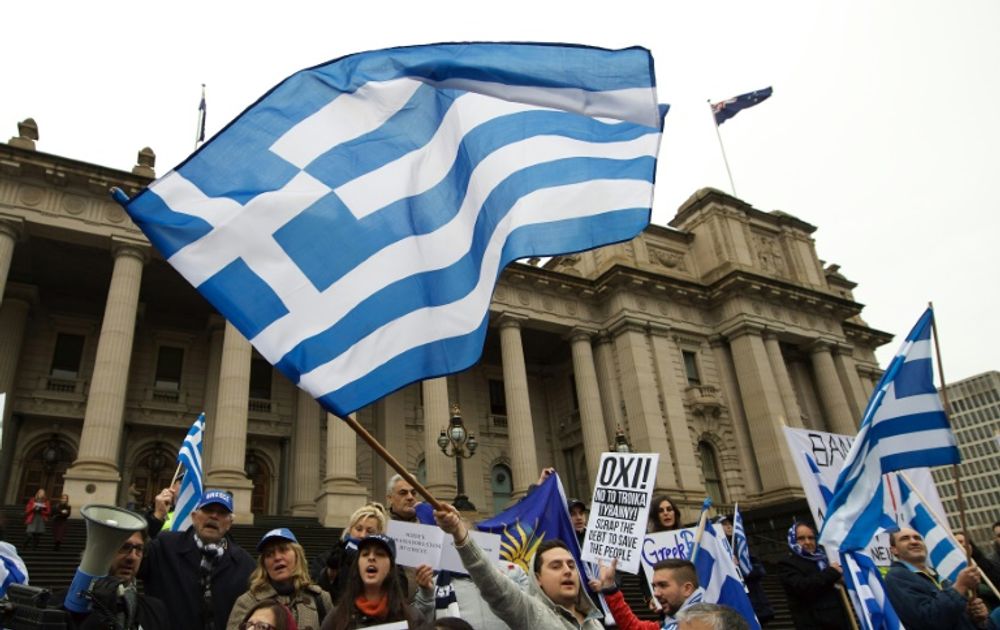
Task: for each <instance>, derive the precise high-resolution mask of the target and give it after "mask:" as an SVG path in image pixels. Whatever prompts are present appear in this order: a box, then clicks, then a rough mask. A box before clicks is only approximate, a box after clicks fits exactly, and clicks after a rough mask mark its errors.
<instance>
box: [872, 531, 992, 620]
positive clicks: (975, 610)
mask: <svg viewBox="0 0 1000 630" xmlns="http://www.w3.org/2000/svg"><path fill="white" fill-rule="evenodd" d="M889 545H890V548H891V549H892V554H893V555H894V556H895V557H896V559H895V560H894V561H893V563H892V566H890V567H889V572H888V573H887V574H886V576H885V590H886V594H887V595H888V596H889V601H890V602H892V607H893V608H894V609H895V610H896V614H897V615H899V621H900V622H902V624H903V625H904V626H906V627H907V628H909V629H910V630H938V629H940V628H951V629H952V630H973V629H974V628H991V629H995V628H996V626H995V625H994V624H993V623H992V622H991V621H990V620H989V611H988V610H987V609H986V605H985V604H984V603H983V600H981V599H979V598H978V597H973V598H970V599H967V594H968V593H969V591H974V590H975V588H976V587H977V586H978V585H979V581H980V577H979V569H978V568H976V567H975V566H969V567H966V568H964V569H962V570H961V571H960V572H959V573H958V577H957V578H956V579H955V583H954V584H952V583H951V582H949V581H948V580H946V579H943V578H941V577H940V576H939V575H938V574H937V572H936V571H934V569H933V568H932V567H931V566H930V565H929V564H928V563H927V545H926V544H924V539H923V537H922V536H921V535H920V533H919V532H917V531H916V530H914V529H910V528H909V527H904V528H902V529H900V530H899V531H898V532H893V533H891V534H889Z"/></svg>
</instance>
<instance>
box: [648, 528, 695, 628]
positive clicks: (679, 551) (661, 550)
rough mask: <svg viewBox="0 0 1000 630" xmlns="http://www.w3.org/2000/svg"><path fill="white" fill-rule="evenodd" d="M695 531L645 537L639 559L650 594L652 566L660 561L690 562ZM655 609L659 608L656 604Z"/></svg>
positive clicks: (651, 588) (676, 530)
mask: <svg viewBox="0 0 1000 630" xmlns="http://www.w3.org/2000/svg"><path fill="white" fill-rule="evenodd" d="M697 531H698V530H697V528H695V527H689V528H686V529H672V530H670V531H668V532H651V533H649V534H646V535H645V537H644V538H643V540H642V549H641V550H640V553H639V558H640V561H641V566H642V573H643V576H644V577H643V579H644V580H646V584H647V585H648V586H649V592H650V593H652V592H653V565H654V564H656V563H657V562H659V561H661V560H670V559H676V560H690V559H691V550H692V549H694V539H695V536H696V535H697ZM654 601H655V600H654ZM657 608H659V603H658V602H657Z"/></svg>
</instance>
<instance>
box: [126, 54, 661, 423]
mask: <svg viewBox="0 0 1000 630" xmlns="http://www.w3.org/2000/svg"><path fill="white" fill-rule="evenodd" d="M661 128H662V112H661V109H660V107H659V106H658V104H657V101H656V87H655V80H654V76H653V60H652V57H651V56H650V54H649V51H647V50H645V49H641V48H629V49H625V50H604V49H599V48H590V47H585V46H571V45H547V44H437V45H431V46H413V47H407V48H393V49H388V50H376V51H372V52H366V53H360V54H356V55H349V56H347V57H343V58H341V59H338V60H335V61H332V62H329V63H325V64H322V65H319V66H316V67H314V68H309V69H307V70H303V71H301V72H298V73H296V74H294V75H292V76H291V77H289V78H287V79H286V80H284V81H283V82H282V83H280V84H279V85H277V86H275V87H274V88H273V89H272V90H271V91H270V92H268V93H267V94H265V95H264V96H263V97H261V99H260V100H259V101H258V102H257V103H255V104H254V105H252V106H251V107H250V108H249V109H247V110H246V111H245V112H243V113H242V114H241V115H240V116H239V117H238V118H237V119H236V120H234V121H233V122H231V123H229V125H228V126H227V127H226V128H225V129H223V131H221V132H220V133H218V134H216V135H215V136H214V137H213V138H212V139H211V140H209V141H208V142H207V143H205V144H204V145H202V147H201V148H200V149H199V150H198V151H197V152H196V153H194V154H193V155H192V156H191V157H189V158H188V159H187V160H186V161H185V162H184V163H183V164H181V165H180V166H178V167H177V168H176V169H174V170H172V171H170V172H169V173H167V174H166V175H165V176H163V177H161V178H160V179H158V180H157V181H155V182H153V183H152V184H150V186H149V187H148V188H147V189H145V190H143V191H142V192H140V193H139V194H138V195H137V196H136V197H134V198H133V199H130V200H129V199H125V198H124V194H116V198H117V199H118V200H119V202H121V203H122V204H123V205H124V207H125V209H126V210H127V212H128V214H129V216H130V217H131V218H132V220H133V221H135V223H136V225H138V226H139V227H140V228H141V229H142V231H143V232H144V233H145V234H146V236H147V237H149V240H150V242H152V243H153V245H154V246H155V247H156V248H157V249H158V250H159V251H160V252H161V253H162V254H163V256H164V257H165V258H166V259H167V261H168V262H169V263H170V264H171V265H173V266H174V268H176V269H177V270H178V271H179V272H180V274H181V275H182V276H184V277H185V278H186V279H187V280H188V281H189V282H190V283H191V284H192V285H194V286H195V287H196V288H197V289H198V290H199V291H200V292H201V293H202V295H204V296H205V298H206V299H207V300H208V301H209V302H211V303H212V305H213V306H214V307H215V308H217V309H218V310H219V311H220V312H221V313H222V314H223V315H224V316H225V317H226V318H227V319H228V320H229V321H231V322H232V323H233V325H234V326H236V328H237V329H239V331H240V332H241V333H242V334H243V335H244V336H245V337H246V338H247V339H249V340H250V342H251V343H252V344H253V345H254V347H256V348H257V350H258V351H260V353H261V354H262V355H263V356H264V357H266V358H267V360H268V361H270V362H271V363H273V364H274V365H275V366H277V368H278V369H279V370H280V371H281V372H282V373H283V374H284V375H285V376H287V377H288V378H289V379H290V380H291V381H292V382H294V383H297V384H298V385H299V386H300V387H301V388H303V389H305V390H306V391H308V392H309V393H310V394H312V395H313V397H314V398H316V399H317V400H318V401H319V402H320V403H321V404H322V405H323V406H324V407H325V408H326V409H327V410H328V411H332V412H333V413H336V414H339V415H341V416H344V415H347V414H348V413H350V412H352V411H354V410H356V409H358V408H360V407H363V406H365V405H367V404H368V403H370V402H373V401H375V400H377V399H379V398H381V397H383V396H385V395H386V394H388V393H390V392H392V391H394V390H396V389H398V388H400V387H403V386H404V385H406V384H408V383H411V382H414V381H417V380H420V379H426V378H432V377H436V376H441V375H443V374H450V373H452V372H456V371H459V370H462V369H465V368H467V367H468V366H470V365H472V364H473V363H475V362H476V361H477V360H478V358H479V355H480V353H481V351H482V346H483V340H484V338H485V335H486V327H487V323H488V318H487V311H488V308H489V304H490V299H491V297H492V294H493V287H494V285H495V283H496V280H497V278H498V276H499V274H500V272H501V270H502V269H503V268H504V266H506V265H507V264H508V263H510V262H512V261H514V260H516V259H518V258H524V257H528V256H544V255H554V254H561V253H565V252H574V251H581V250H585V249H591V248H594V247H597V246H600V245H605V244H608V243H613V242H618V241H623V240H627V239H630V238H632V237H634V236H635V235H636V234H638V233H639V232H640V231H641V230H642V229H643V228H644V227H645V226H646V225H647V223H648V222H649V214H650V208H651V205H652V196H653V179H654V173H655V170H656V155H657V151H658V149H659V142H660V131H661Z"/></svg>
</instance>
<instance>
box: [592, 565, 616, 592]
mask: <svg viewBox="0 0 1000 630" xmlns="http://www.w3.org/2000/svg"><path fill="white" fill-rule="evenodd" d="M597 569H598V570H597V579H596V580H595V579H592V580H590V581H589V582H588V584H589V585H590V590H592V591H594V592H597V591H603V590H605V589H609V588H614V587H615V586H616V585H615V571H616V570H617V569H618V559H617V558H615V559H614V560H612V561H611V564H610V565H605V564H604V561H603V560H598V561H597Z"/></svg>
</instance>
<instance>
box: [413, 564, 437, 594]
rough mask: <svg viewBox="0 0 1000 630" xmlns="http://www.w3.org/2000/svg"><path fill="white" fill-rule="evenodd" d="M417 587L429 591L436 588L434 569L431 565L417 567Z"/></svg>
mask: <svg viewBox="0 0 1000 630" xmlns="http://www.w3.org/2000/svg"><path fill="white" fill-rule="evenodd" d="M417 586H419V587H420V588H422V589H424V590H425V591H429V590H431V589H433V588H434V569H432V568H431V566H430V565H429V564H422V565H420V566H419V567H417Z"/></svg>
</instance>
